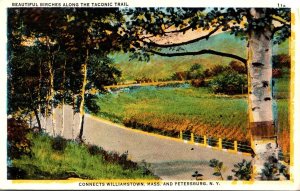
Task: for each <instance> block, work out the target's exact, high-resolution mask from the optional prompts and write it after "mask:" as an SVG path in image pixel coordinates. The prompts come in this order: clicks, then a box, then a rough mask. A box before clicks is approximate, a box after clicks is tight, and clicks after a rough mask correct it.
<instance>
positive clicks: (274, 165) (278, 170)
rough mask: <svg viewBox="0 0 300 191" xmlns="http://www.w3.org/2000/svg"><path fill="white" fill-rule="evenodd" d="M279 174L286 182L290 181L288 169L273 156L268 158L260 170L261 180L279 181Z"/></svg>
mask: <svg viewBox="0 0 300 191" xmlns="http://www.w3.org/2000/svg"><path fill="white" fill-rule="evenodd" d="M280 174H282V175H283V176H284V177H285V178H286V179H287V180H289V179H290V174H289V171H288V168H287V167H286V166H285V165H283V164H281V163H280V162H279V161H278V159H276V158H275V157H274V156H270V157H269V158H268V161H267V162H265V163H264V169H262V173H261V179H262V180H280Z"/></svg>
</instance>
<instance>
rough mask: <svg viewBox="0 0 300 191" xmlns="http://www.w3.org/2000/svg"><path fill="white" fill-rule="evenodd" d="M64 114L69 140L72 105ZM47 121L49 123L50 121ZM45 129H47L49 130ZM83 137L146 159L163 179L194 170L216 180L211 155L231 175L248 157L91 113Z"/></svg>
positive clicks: (58, 123)
mask: <svg viewBox="0 0 300 191" xmlns="http://www.w3.org/2000/svg"><path fill="white" fill-rule="evenodd" d="M61 111H62V110H61V109H60V110H59V109H58V110H56V115H55V116H56V126H57V129H56V131H57V132H60V131H61V128H60V127H61V124H62V112H61ZM64 116H65V120H64V123H65V127H66V128H65V129H64V131H63V134H62V135H63V136H64V137H65V138H68V139H71V138H72V130H71V128H70V127H71V126H72V110H71V107H69V106H66V107H65V114H64ZM78 122H79V120H78V116H75V127H78ZM47 123H48V124H49V123H50V120H48V122H47ZM48 126H51V125H48ZM67 127H68V128H67ZM47 131H48V132H49V131H50V129H48V130H47ZM77 133H78V129H76V130H75V133H74V134H75V135H77ZM83 138H84V139H85V141H86V142H87V143H91V144H95V145H98V146H101V147H102V148H104V149H105V150H108V151H116V152H119V153H124V152H126V151H128V155H129V158H130V159H131V160H132V161H135V162H138V163H139V162H142V161H145V162H147V163H148V164H149V165H150V170H151V171H152V172H153V173H154V174H155V175H157V176H159V177H160V178H162V179H164V180H194V178H193V177H192V176H191V175H192V174H193V173H194V172H195V171H198V172H199V173H201V174H203V175H204V179H217V178H216V177H214V176H213V175H212V174H213V172H214V169H213V168H211V167H209V165H208V161H209V160H210V159H213V158H216V159H218V160H220V161H222V162H223V163H224V166H225V171H224V172H223V176H224V177H227V176H228V175H231V173H232V172H231V170H232V169H233V165H234V164H236V163H238V162H240V161H242V159H246V160H250V159H251V158H250V157H248V156H243V155H239V154H234V153H228V152H224V151H219V150H214V149H212V148H207V147H202V146H197V145H191V144H187V143H184V142H182V141H176V140H172V139H168V138H162V137H161V136H156V135H151V134H147V133H141V132H140V131H136V130H132V129H129V128H124V127H122V126H120V125H117V124H113V123H111V122H108V121H105V120H101V119H99V118H95V117H92V116H90V115H86V117H85V123H84V133H83Z"/></svg>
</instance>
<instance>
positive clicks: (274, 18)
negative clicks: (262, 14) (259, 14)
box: [271, 15, 291, 25]
mask: <svg viewBox="0 0 300 191" xmlns="http://www.w3.org/2000/svg"><path fill="white" fill-rule="evenodd" d="M271 17H272V19H273V20H275V21H278V22H280V23H282V24H284V25H290V24H291V23H290V22H288V21H286V20H285V19H283V18H281V17H279V16H276V15H271Z"/></svg>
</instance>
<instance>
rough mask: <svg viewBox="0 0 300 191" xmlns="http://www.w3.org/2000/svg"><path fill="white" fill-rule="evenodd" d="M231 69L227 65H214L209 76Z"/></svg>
mask: <svg viewBox="0 0 300 191" xmlns="http://www.w3.org/2000/svg"><path fill="white" fill-rule="evenodd" d="M228 70H231V69H230V67H228V66H223V65H215V66H213V67H212V68H211V76H217V75H219V74H221V73H223V72H225V71H228Z"/></svg>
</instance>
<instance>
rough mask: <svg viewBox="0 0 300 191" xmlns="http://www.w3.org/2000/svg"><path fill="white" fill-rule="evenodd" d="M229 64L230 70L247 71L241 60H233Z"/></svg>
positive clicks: (242, 72) (243, 72) (240, 72)
mask: <svg viewBox="0 0 300 191" xmlns="http://www.w3.org/2000/svg"><path fill="white" fill-rule="evenodd" d="M229 66H230V68H231V69H232V70H234V71H236V72H238V73H239V74H246V73H247V70H246V67H245V65H244V64H243V63H242V62H239V61H236V60H233V61H231V62H230V63H229Z"/></svg>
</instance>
